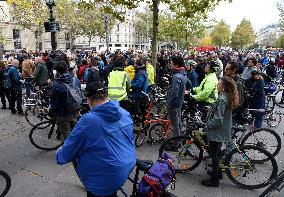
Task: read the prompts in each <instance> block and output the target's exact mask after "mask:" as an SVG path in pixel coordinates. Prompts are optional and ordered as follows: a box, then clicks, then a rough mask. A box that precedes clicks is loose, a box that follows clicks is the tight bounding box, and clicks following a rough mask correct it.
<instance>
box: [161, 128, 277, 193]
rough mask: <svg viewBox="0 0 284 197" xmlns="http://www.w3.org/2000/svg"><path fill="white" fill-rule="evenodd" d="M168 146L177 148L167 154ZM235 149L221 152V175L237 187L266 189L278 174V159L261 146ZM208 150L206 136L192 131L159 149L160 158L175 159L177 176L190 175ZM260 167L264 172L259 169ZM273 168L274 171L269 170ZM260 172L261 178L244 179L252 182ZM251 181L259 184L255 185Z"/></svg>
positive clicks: (198, 131)
mask: <svg viewBox="0 0 284 197" xmlns="http://www.w3.org/2000/svg"><path fill="white" fill-rule="evenodd" d="M169 145H175V148H172V149H170V150H168V146H169ZM233 145H234V148H229V149H230V150H229V151H228V153H225V151H222V156H221V159H220V169H221V171H222V172H225V173H226V174H227V176H228V178H229V179H230V180H231V181H232V182H233V183H234V184H236V185H238V186H240V187H242V188H245V189H259V188H262V187H265V186H267V185H268V184H269V182H270V181H271V180H272V179H273V178H274V177H275V176H276V175H277V172H278V166H277V162H276V160H275V158H274V157H273V156H272V155H271V154H270V153H269V152H268V151H266V150H265V149H263V148H261V147H258V146H252V145H244V146H238V145H237V144H236V143H234V142H233ZM208 148H209V145H208V144H207V143H206V140H205V139H204V133H203V132H201V131H200V130H194V129H193V130H191V131H189V132H188V135H185V136H178V137H173V138H170V139H168V140H166V141H165V142H164V143H163V144H162V145H161V147H160V149H159V155H161V154H162V153H164V152H166V153H167V154H168V155H171V156H172V158H174V166H175V169H176V171H177V172H188V171H192V170H194V169H195V168H197V167H198V166H199V164H200V163H201V161H202V160H203V153H204V150H206V151H207V152H209V151H208ZM253 157H256V158H253ZM264 160H266V162H264ZM261 167H263V169H259V168H261ZM271 167H272V170H270V168H271ZM257 172H259V173H260V175H259V176H258V177H252V180H245V178H251V175H254V174H256V173H257ZM263 179H264V180H263ZM248 181H250V182H248ZM252 181H255V182H256V183H252Z"/></svg>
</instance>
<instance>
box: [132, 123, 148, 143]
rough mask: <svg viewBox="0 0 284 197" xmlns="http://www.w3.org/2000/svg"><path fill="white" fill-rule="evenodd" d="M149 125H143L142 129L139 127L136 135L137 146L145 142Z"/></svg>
mask: <svg viewBox="0 0 284 197" xmlns="http://www.w3.org/2000/svg"><path fill="white" fill-rule="evenodd" d="M148 128H149V126H146V127H142V128H141V129H139V131H138V133H137V135H136V137H135V145H136V147H139V146H141V145H142V143H143V142H144V140H145V138H146V136H147V130H148Z"/></svg>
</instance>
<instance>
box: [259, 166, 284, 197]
mask: <svg viewBox="0 0 284 197" xmlns="http://www.w3.org/2000/svg"><path fill="white" fill-rule="evenodd" d="M283 188H284V170H283V171H282V172H280V173H279V174H278V175H277V176H276V177H275V179H273V180H272V181H271V184H270V185H269V186H268V188H266V190H264V192H262V193H261V194H260V196H259V197H267V196H269V195H270V194H272V193H273V192H274V191H278V192H280V191H281V190H282V189H283Z"/></svg>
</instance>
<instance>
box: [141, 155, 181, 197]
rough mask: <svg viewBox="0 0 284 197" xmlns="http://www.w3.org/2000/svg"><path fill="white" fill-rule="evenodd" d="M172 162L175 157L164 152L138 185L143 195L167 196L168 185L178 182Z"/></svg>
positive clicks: (147, 196) (149, 196)
mask: <svg viewBox="0 0 284 197" xmlns="http://www.w3.org/2000/svg"><path fill="white" fill-rule="evenodd" d="M172 162H173V159H172V158H171V157H170V156H169V155H167V154H166V153H163V154H162V155H161V157H160V158H159V159H158V160H157V161H156V162H155V163H154V164H153V165H152V167H151V168H150V169H149V170H148V171H147V172H146V173H145V174H144V176H143V177H142V180H141V181H140V183H139V186H138V187H139V195H140V196H141V197H160V196H161V197H163V196H165V194H166V189H167V187H168V186H169V185H170V184H171V185H174V184H175V182H176V171H175V168H174V166H173V164H172Z"/></svg>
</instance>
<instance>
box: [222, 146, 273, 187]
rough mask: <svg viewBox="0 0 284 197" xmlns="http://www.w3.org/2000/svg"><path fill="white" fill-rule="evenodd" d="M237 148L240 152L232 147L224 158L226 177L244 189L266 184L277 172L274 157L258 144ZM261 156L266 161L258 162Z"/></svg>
mask: <svg viewBox="0 0 284 197" xmlns="http://www.w3.org/2000/svg"><path fill="white" fill-rule="evenodd" d="M239 149H240V152H239V151H238V150H237V149H233V150H232V151H231V152H230V153H229V155H228V156H227V157H226V159H225V163H224V165H225V166H226V174H227V176H228V178H229V179H230V180H231V181H232V182H233V183H234V184H236V185H238V186H240V187H242V188H245V189H260V188H263V187H265V186H267V185H268V184H269V183H270V181H271V180H272V179H273V178H274V177H275V176H276V175H277V172H278V166H277V163H276V160H275V159H274V157H273V156H272V155H271V154H270V153H269V152H268V151H266V150H265V149H263V148H260V147H258V146H251V145H248V146H243V147H239ZM255 157H256V158H255ZM263 158H266V159H265V160H267V161H266V162H265V163H259V162H258V161H259V159H262V160H263Z"/></svg>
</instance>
